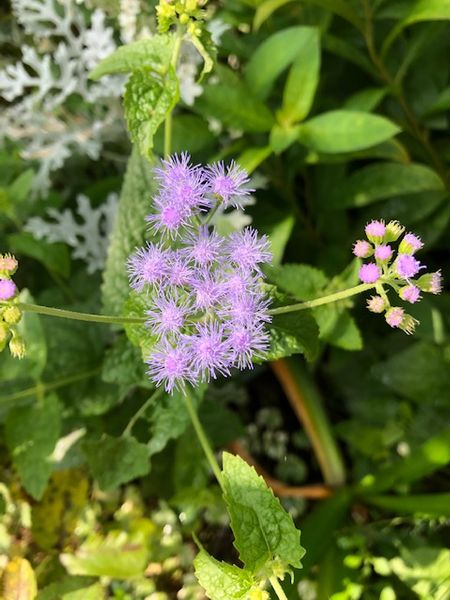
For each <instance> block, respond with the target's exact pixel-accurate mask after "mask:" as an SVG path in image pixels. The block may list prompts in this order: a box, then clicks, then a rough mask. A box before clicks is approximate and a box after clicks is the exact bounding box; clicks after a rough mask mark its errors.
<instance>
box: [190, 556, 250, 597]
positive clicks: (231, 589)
mask: <svg viewBox="0 0 450 600" xmlns="http://www.w3.org/2000/svg"><path fill="white" fill-rule="evenodd" d="M194 568H195V575H196V576H197V579H198V581H199V583H200V585H201V586H202V587H203V588H204V590H205V591H206V594H207V596H208V598H210V600H246V599H247V598H248V594H249V592H250V590H251V588H252V586H253V576H252V574H251V573H249V572H248V571H246V570H245V569H240V568H239V567H235V566H234V565H229V564H227V563H224V562H219V561H218V560H216V559H215V558H213V557H212V556H210V555H209V554H208V553H207V552H206V551H205V550H200V552H199V553H198V554H197V556H196V557H195V559H194Z"/></svg>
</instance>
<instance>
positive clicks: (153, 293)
mask: <svg viewBox="0 0 450 600" xmlns="http://www.w3.org/2000/svg"><path fill="white" fill-rule="evenodd" d="M155 176H156V178H157V180H158V181H159V184H160V186H159V192H158V194H157V195H156V197H155V198H153V212H152V213H151V214H149V215H148V217H147V222H148V223H149V224H150V227H151V231H152V233H153V235H154V236H155V237H156V239H158V241H157V242H149V243H147V245H146V246H144V247H143V248H140V249H138V250H137V251H136V252H135V253H134V254H133V255H132V256H131V257H130V258H129V260H128V273H129V278H130V285H131V287H132V288H133V289H134V290H135V291H136V292H138V293H139V294H140V295H141V297H142V298H143V299H144V301H145V304H146V319H147V320H146V327H147V330H148V334H149V337H150V338H151V340H153V342H154V345H153V346H152V348H151V350H150V352H149V355H148V357H147V359H146V362H147V364H148V374H149V376H150V378H151V380H152V381H153V382H154V383H155V384H156V385H157V386H158V385H164V387H165V389H166V390H167V391H168V392H170V393H171V392H172V391H173V390H174V389H176V388H177V389H183V388H184V386H185V385H186V384H191V385H194V386H195V385H197V384H198V383H200V382H202V381H209V380H210V379H215V378H216V377H217V376H218V375H219V374H220V375H223V376H227V375H229V374H230V369H231V368H233V367H234V368H238V369H245V368H251V367H252V366H253V361H254V360H255V359H262V358H263V357H264V354H265V352H266V350H267V348H268V341H269V336H268V332H267V331H266V328H265V325H266V323H267V322H268V321H270V319H271V317H270V314H269V311H268V307H269V299H268V298H267V296H266V293H265V291H264V288H263V286H262V285H261V280H262V275H263V274H262V271H261V268H260V265H261V264H262V263H267V262H270V261H271V258H272V255H271V253H270V249H269V241H268V239H267V237H266V236H258V233H257V231H256V230H255V229H253V228H250V227H247V228H245V229H244V230H242V231H238V232H234V233H231V234H230V235H228V236H222V235H220V234H219V233H218V232H217V231H216V230H215V228H214V227H213V226H211V225H210V220H211V217H212V216H213V215H214V212H215V210H216V209H217V207H218V206H219V205H220V206H222V207H223V208H228V207H235V208H237V207H242V203H243V201H244V200H245V199H246V197H247V196H248V195H249V193H250V192H251V191H253V190H250V188H249V187H248V186H247V184H248V181H249V180H248V176H247V174H246V173H245V171H243V170H242V169H241V168H240V167H238V166H237V165H236V164H235V163H231V164H230V165H229V166H227V167H226V166H225V165H224V164H223V163H216V164H213V165H207V166H206V167H202V166H195V165H191V163H190V157H189V155H187V154H182V155H181V156H173V157H171V158H169V159H168V160H166V161H163V164H162V168H158V169H156V171H155Z"/></svg>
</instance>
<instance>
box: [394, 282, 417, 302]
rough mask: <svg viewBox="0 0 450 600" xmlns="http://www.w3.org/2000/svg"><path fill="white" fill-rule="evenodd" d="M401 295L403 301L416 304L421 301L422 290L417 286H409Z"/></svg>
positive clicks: (402, 290)
mask: <svg viewBox="0 0 450 600" xmlns="http://www.w3.org/2000/svg"><path fill="white" fill-rule="evenodd" d="M399 295H400V298H401V299H402V300H406V302H411V304H414V303H416V302H417V301H418V300H420V290H419V288H418V287H417V286H415V285H407V286H405V287H403V288H402V289H401V290H400V292H399Z"/></svg>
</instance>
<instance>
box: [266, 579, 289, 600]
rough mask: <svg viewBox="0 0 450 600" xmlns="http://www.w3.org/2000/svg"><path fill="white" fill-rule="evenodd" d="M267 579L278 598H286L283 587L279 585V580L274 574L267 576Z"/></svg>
mask: <svg viewBox="0 0 450 600" xmlns="http://www.w3.org/2000/svg"><path fill="white" fill-rule="evenodd" d="M269 581H270V585H271V586H272V587H273V590H274V592H275V594H276V595H277V597H278V598H279V599H280V600H288V599H287V596H286V594H285V593H284V591H283V588H282V587H281V585H280V582H279V581H278V579H277V578H276V577H275V576H274V575H273V576H272V577H269Z"/></svg>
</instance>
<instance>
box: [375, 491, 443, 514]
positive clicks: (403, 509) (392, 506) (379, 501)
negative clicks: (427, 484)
mask: <svg viewBox="0 0 450 600" xmlns="http://www.w3.org/2000/svg"><path fill="white" fill-rule="evenodd" d="M367 501H368V502H369V504H373V506H378V507H380V508H385V509H386V510H388V511H391V512H394V513H395V514H409V515H411V514H412V515H427V516H429V517H437V518H439V517H450V494H418V495H414V496H368V497H367Z"/></svg>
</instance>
